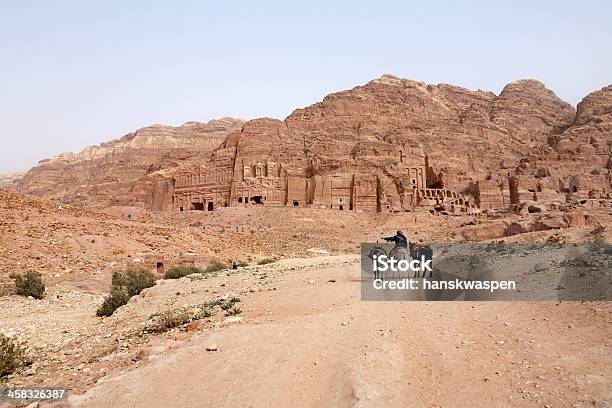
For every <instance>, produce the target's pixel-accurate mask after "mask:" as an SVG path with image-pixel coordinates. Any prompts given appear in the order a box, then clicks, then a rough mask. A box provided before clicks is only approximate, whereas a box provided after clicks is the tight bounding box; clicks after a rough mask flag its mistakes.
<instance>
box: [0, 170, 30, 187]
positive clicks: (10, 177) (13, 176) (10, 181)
mask: <svg viewBox="0 0 612 408" xmlns="http://www.w3.org/2000/svg"><path fill="white" fill-rule="evenodd" d="M24 174H25V173H23V172H13V173H5V174H0V188H13V187H15V185H16V183H17V182H18V181H19V180H20V179H21V177H23V175H24Z"/></svg>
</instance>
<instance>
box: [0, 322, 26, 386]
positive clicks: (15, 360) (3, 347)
mask: <svg viewBox="0 0 612 408" xmlns="http://www.w3.org/2000/svg"><path fill="white" fill-rule="evenodd" d="M24 355H25V352H24V350H23V349H22V348H21V346H20V345H19V344H18V343H17V342H16V341H15V340H13V339H11V338H10V337H7V336H5V335H4V334H2V333H0V378H2V377H4V376H6V375H9V374H11V373H12V372H13V371H15V369H16V368H17V367H19V366H20V365H21V364H22V362H23V358H24Z"/></svg>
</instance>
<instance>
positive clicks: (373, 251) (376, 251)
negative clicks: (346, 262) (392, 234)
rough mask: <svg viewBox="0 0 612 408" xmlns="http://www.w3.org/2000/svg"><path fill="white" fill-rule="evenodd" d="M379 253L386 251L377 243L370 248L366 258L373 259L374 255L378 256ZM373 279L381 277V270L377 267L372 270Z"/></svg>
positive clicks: (384, 253) (385, 253)
mask: <svg viewBox="0 0 612 408" xmlns="http://www.w3.org/2000/svg"><path fill="white" fill-rule="evenodd" d="M381 255H385V256H386V255H387V251H385V249H384V248H383V247H381V246H379V245H377V246H375V247H374V248H372V249H371V250H370V253H369V254H368V258H370V259H374V257H375V256H376V257H379V256H381ZM374 279H382V272H381V271H379V270H378V269H376V270H375V271H374Z"/></svg>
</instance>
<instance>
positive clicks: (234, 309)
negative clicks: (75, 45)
mask: <svg viewBox="0 0 612 408" xmlns="http://www.w3.org/2000/svg"><path fill="white" fill-rule="evenodd" d="M240 313H242V310H240V309H239V308H237V307H232V308H231V309H228V310H226V311H225V315H226V316H235V315H239V314H240Z"/></svg>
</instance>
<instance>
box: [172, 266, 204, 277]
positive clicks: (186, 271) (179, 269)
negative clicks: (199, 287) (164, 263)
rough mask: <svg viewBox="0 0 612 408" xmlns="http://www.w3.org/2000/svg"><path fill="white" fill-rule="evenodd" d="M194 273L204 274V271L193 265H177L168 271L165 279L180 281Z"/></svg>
mask: <svg viewBox="0 0 612 408" xmlns="http://www.w3.org/2000/svg"><path fill="white" fill-rule="evenodd" d="M194 273H202V271H201V270H200V269H199V268H196V267H195V266H193V265H177V266H175V267H173V268H170V269H168V271H166V274H165V275H164V279H179V278H182V277H184V276H187V275H191V274H194Z"/></svg>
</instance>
